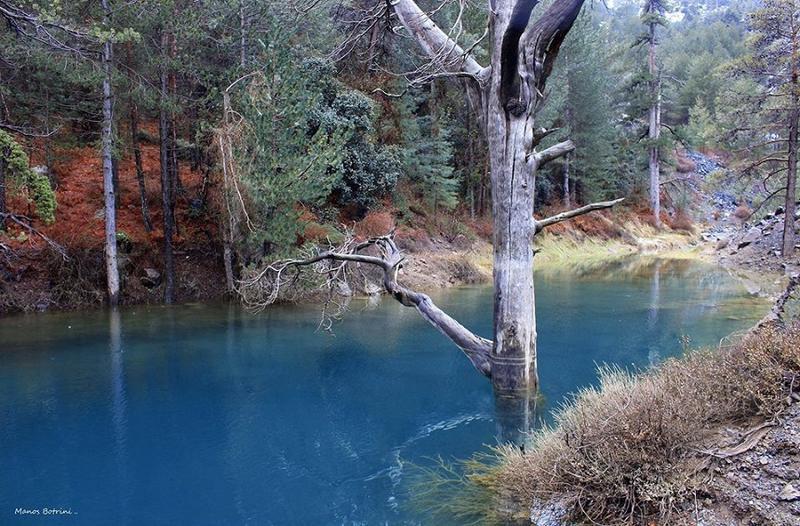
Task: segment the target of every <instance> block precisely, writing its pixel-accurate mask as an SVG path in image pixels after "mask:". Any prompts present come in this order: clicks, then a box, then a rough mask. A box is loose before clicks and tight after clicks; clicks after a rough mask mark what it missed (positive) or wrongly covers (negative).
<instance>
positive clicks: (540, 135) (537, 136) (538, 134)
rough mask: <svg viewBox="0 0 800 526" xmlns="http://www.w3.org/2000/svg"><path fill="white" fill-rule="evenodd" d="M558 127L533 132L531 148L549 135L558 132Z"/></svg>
mask: <svg viewBox="0 0 800 526" xmlns="http://www.w3.org/2000/svg"><path fill="white" fill-rule="evenodd" d="M560 129H561V128H560V127H557V128H539V129H538V130H535V131H534V132H533V146H536V145H538V144H539V143H540V142H542V140H544V138H545V137H548V136H549V135H550V134H553V133H555V132H557V131H558V130H560Z"/></svg>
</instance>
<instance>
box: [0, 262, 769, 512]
mask: <svg viewBox="0 0 800 526" xmlns="http://www.w3.org/2000/svg"><path fill="white" fill-rule="evenodd" d="M435 299H436V301H437V302H438V303H439V304H440V306H442V307H443V308H445V309H446V310H448V311H450V312H451V313H453V314H454V315H455V316H456V317H457V318H458V319H460V320H461V321H463V322H464V323H465V324H466V325H467V326H469V327H470V328H472V329H473V330H475V331H476V332H478V333H480V334H482V335H485V336H491V312H492V307H491V291H490V290H489V289H487V288H472V289H462V290H452V291H446V292H441V293H439V294H436V295H435ZM765 311H766V307H765V306H764V303H763V301H760V300H754V299H753V298H750V297H749V296H748V295H747V293H746V292H745V291H744V289H743V287H741V286H740V285H739V284H738V283H737V282H736V281H734V280H733V279H732V278H730V277H729V276H728V275H727V274H726V273H725V272H724V271H722V270H720V269H717V268H714V267H710V266H704V265H699V264H695V263H687V262H667V261H651V262H644V261H640V260H636V261H630V262H625V263H621V264H618V265H614V266H610V267H602V268H595V269H588V270H582V271H577V270H573V271H569V272H563V273H557V274H553V273H550V274H541V275H540V276H539V277H538V282H537V314H538V320H539V363H540V375H541V383H542V391H543V400H544V405H545V407H544V408H540V409H542V414H544V415H546V412H547V410H548V409H550V408H552V407H554V406H556V405H558V404H559V403H560V402H561V401H562V400H563V399H564V397H565V396H566V395H567V394H568V393H570V392H572V391H574V390H576V389H578V388H580V387H581V386H585V385H588V384H591V383H592V382H594V381H595V380H596V365H597V364H599V363H614V364H620V365H623V366H631V365H634V366H637V367H647V366H648V365H650V364H653V363H656V362H658V361H660V360H662V359H664V358H665V357H667V356H670V355H674V354H676V353H679V352H680V349H681V343H680V338H681V337H682V336H684V335H688V336H690V337H691V338H692V341H693V343H694V344H698V345H707V344H712V345H716V344H717V342H718V341H719V340H720V338H722V337H723V336H725V335H727V334H728V333H731V332H733V331H736V330H740V329H744V328H746V327H748V326H750V325H752V323H753V322H754V321H755V320H757V319H758V318H759V317H760V316H761V315H762V314H763V313H764V312H765ZM318 322H319V311H318V310H317V309H316V308H313V307H281V308H273V309H270V310H268V311H267V312H265V313H263V314H259V315H251V314H248V313H245V312H242V311H241V310H239V309H237V308H235V307H229V306H219V305H185V306H177V307H171V308H167V307H151V308H139V307H137V308H129V309H123V310H121V311H119V312H117V313H112V312H105V311H97V312H82V313H63V314H44V315H31V316H19V317H10V318H6V319H0V424H1V425H0V524H55V523H59V524H60V523H69V524H80V525H108V524H121V525H124V524H131V525H161V524H164V525H167V524H169V525H178V524H180V525H184V524H185V525H228V524H257V525H294V524H298V525H311V524H314V525H350V524H368V525H373V524H418V523H425V515H424V513H420V512H415V511H414V508H413V506H412V505H409V498H408V485H407V482H408V472H409V465H410V464H416V465H430V464H431V462H432V460H431V458H432V457H436V456H441V457H444V458H454V457H455V458H465V457H468V456H470V455H471V454H473V453H475V452H477V451H480V450H481V449H482V448H483V447H484V445H486V444H493V443H496V437H497V436H498V434H499V433H502V432H503V431H504V430H502V429H499V426H498V423H497V419H496V416H495V405H494V401H493V396H492V391H491V387H490V385H489V383H488V381H486V380H485V379H484V378H482V377H481V376H480V375H479V374H477V373H476V372H475V371H474V370H473V369H472V367H471V366H470V364H469V363H468V361H467V360H466V359H465V358H464V357H463V356H462V355H461V354H460V353H459V352H458V351H457V350H455V349H454V348H453V347H452V346H451V345H450V344H448V342H447V341H446V340H445V339H444V338H443V337H442V336H441V335H440V334H439V333H438V332H436V331H435V330H434V329H432V328H430V327H429V326H427V325H426V323H425V322H424V321H422V320H421V319H420V318H419V317H418V315H417V314H416V313H415V311H413V310H411V309H407V308H403V307H402V306H400V305H398V304H397V303H395V302H393V301H390V300H388V299H385V298H384V299H383V300H382V301H380V302H377V303H374V304H373V303H369V302H366V301H353V302H352V303H351V305H350V312H349V313H348V315H347V316H346V317H345V319H344V320H343V321H342V322H341V323H339V324H337V325H335V327H334V330H335V333H334V334H333V335H331V334H327V333H324V332H319V331H317V325H318ZM412 500H413V498H412ZM16 508H25V509H28V510H36V509H39V510H41V509H42V508H51V509H52V508H56V509H61V510H65V511H66V510H71V512H72V515H59V516H49V517H47V518H43V517H35V516H20V515H15V509H16Z"/></svg>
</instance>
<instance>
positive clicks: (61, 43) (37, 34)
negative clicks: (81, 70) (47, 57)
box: [0, 0, 99, 56]
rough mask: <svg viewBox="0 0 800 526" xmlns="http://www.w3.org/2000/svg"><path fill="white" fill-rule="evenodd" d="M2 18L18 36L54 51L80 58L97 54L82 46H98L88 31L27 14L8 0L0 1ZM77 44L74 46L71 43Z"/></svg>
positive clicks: (95, 51) (0, 16)
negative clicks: (86, 44)
mask: <svg viewBox="0 0 800 526" xmlns="http://www.w3.org/2000/svg"><path fill="white" fill-rule="evenodd" d="M0 18H3V19H5V21H6V23H7V24H8V25H9V26H10V27H11V28H12V29H13V30H14V31H16V32H17V33H18V34H20V35H22V36H24V37H25V38H29V39H31V40H35V41H37V42H39V43H41V44H44V45H46V46H48V47H50V48H52V49H54V50H57V51H64V52H68V53H74V54H75V55H78V56H84V55H85V54H87V53H89V54H97V53H99V51H98V50H88V49H87V48H85V47H82V44H85V43H88V44H98V43H99V42H98V41H97V39H96V38H94V37H93V36H91V35H90V34H89V33H88V32H87V31H83V30H77V29H74V28H71V27H69V26H67V25H66V24H59V23H56V22H53V21H49V20H43V19H42V18H41V17H39V16H37V15H35V14H33V13H30V12H27V11H25V10H23V9H21V8H20V7H18V6H16V5H15V4H13V3H11V2H8V1H6V0H0ZM70 40H73V41H75V42H76V43H77V44H76V45H73V44H71V43H70V42H69V41H70Z"/></svg>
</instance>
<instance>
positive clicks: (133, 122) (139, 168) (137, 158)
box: [129, 97, 153, 232]
mask: <svg viewBox="0 0 800 526" xmlns="http://www.w3.org/2000/svg"><path fill="white" fill-rule="evenodd" d="M129 103H130V106H131V108H130V112H131V114H130V127H131V145H132V146H133V159H134V164H135V165H136V182H137V184H138V186H139V202H140V206H141V209H142V221H143V222H144V228H145V230H146V231H148V232H152V231H153V222H152V221H151V219H150V205H149V204H148V203H147V186H146V185H145V180H144V167H143V165H142V148H141V146H140V145H139V108H138V106H137V105H136V103H135V102H134V101H133V97H131V99H130V101H129Z"/></svg>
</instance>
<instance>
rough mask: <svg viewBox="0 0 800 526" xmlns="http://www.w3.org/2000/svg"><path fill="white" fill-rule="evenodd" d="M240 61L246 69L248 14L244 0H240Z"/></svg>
mask: <svg viewBox="0 0 800 526" xmlns="http://www.w3.org/2000/svg"><path fill="white" fill-rule="evenodd" d="M239 62H240V66H241V67H242V70H244V69H245V68H246V67H247V16H246V13H245V7H244V0H239Z"/></svg>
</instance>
